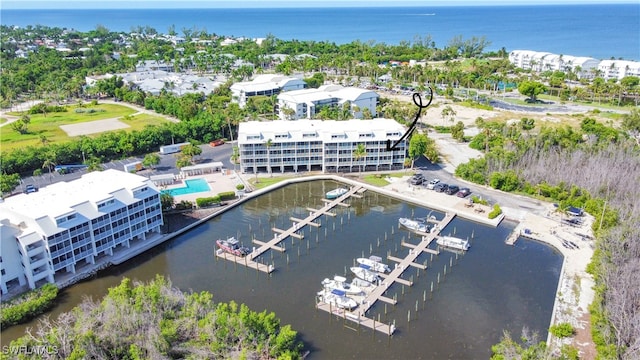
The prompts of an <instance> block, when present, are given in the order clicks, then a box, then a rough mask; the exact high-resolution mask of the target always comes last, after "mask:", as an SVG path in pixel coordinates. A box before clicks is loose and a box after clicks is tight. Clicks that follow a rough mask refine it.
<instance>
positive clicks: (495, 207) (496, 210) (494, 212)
mask: <svg viewBox="0 0 640 360" xmlns="http://www.w3.org/2000/svg"><path fill="white" fill-rule="evenodd" d="M500 214H502V209H500V205H498V204H495V205H493V210H491V212H490V213H489V219H495V218H497V217H498V216H499V215H500Z"/></svg>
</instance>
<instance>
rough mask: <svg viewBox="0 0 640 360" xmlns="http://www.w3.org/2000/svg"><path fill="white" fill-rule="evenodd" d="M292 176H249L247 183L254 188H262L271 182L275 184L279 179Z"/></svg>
mask: <svg viewBox="0 0 640 360" xmlns="http://www.w3.org/2000/svg"><path fill="white" fill-rule="evenodd" d="M292 177H293V176H274V177H260V178H258V179H257V181H256V178H255V177H254V178H251V179H250V180H249V183H250V184H251V185H252V186H253V187H254V188H255V189H262V188H265V187H267V186H269V185H273V184H277V183H279V182H280V181H283V180H287V179H291V178H292Z"/></svg>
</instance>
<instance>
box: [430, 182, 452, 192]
mask: <svg viewBox="0 0 640 360" xmlns="http://www.w3.org/2000/svg"><path fill="white" fill-rule="evenodd" d="M448 188H449V185H447V184H445V183H443V182H439V183H437V184H436V185H435V186H434V187H433V190H435V191H436V192H445V191H447V189H448Z"/></svg>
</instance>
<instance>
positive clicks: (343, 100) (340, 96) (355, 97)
mask: <svg viewBox="0 0 640 360" xmlns="http://www.w3.org/2000/svg"><path fill="white" fill-rule="evenodd" d="M379 98H380V96H379V95H378V94H377V93H376V92H375V91H371V90H367V89H360V88H356V87H343V86H341V85H323V86H320V87H319V88H317V89H304V90H294V91H289V92H286V93H282V94H280V95H278V109H279V111H278V113H279V116H280V119H282V120H296V119H305V118H306V119H312V118H313V117H314V115H315V114H317V113H318V112H319V111H320V109H321V108H322V107H324V106H331V107H338V108H340V109H342V107H343V106H344V104H348V106H349V110H350V114H349V117H350V118H351V117H353V118H362V111H363V110H364V109H368V110H369V112H370V113H371V115H372V116H373V117H375V116H376V106H377V105H378V99H379ZM287 109H289V111H287Z"/></svg>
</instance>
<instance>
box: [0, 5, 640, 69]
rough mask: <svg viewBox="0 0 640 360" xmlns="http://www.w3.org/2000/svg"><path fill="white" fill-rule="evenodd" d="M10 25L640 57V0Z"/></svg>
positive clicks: (97, 17)
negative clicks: (459, 42)
mask: <svg viewBox="0 0 640 360" xmlns="http://www.w3.org/2000/svg"><path fill="white" fill-rule="evenodd" d="M0 16H1V18H2V23H3V24H5V25H10V26H20V27H26V26H29V25H31V26H36V25H41V26H48V27H59V28H67V29H75V30H78V31H83V32H85V31H90V30H93V29H96V27H98V26H103V27H106V28H107V29H109V30H110V31H117V32H131V31H132V30H133V29H135V28H137V27H143V28H144V27H147V26H148V27H151V28H154V29H155V30H156V31H158V32H159V33H168V31H169V28H170V27H173V28H174V29H175V31H176V32H177V33H178V34H179V35H182V34H183V33H184V30H196V31H205V32H207V33H210V34H217V35H222V36H233V37H249V38H262V37H266V36H267V35H269V34H272V35H274V36H275V37H277V38H279V39H283V40H293V39H296V40H305V41H306V40H309V41H328V42H334V43H337V44H344V43H349V42H352V41H356V40H358V41H361V42H365V43H366V42H372V43H386V44H399V43H401V42H403V41H404V42H409V43H413V42H414V41H416V40H417V39H419V38H420V39H430V42H434V43H435V46H436V47H438V48H443V47H445V46H447V44H448V43H449V42H450V41H451V40H452V39H453V38H455V37H462V38H463V39H465V40H466V39H471V38H473V37H475V38H482V37H484V38H485V39H486V40H487V41H488V42H489V45H488V46H487V47H486V49H485V51H498V50H500V49H501V48H505V49H506V50H507V51H512V50H534V51H545V52H550V53H556V54H562V55H573V56H587V57H593V58H596V59H601V60H603V59H612V58H613V59H625V60H635V61H640V36H638V33H639V32H640V4H612V5H606V4H593V5H536V6H532V5H517V6H464V7H462V6H431V7H427V6H425V7H370V8H362V7H352V8H349V7H335V8H326V7H323V8H205V9H194V8H188V9H78V10H50V9H47V10H32V9H29V10H0Z"/></svg>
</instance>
